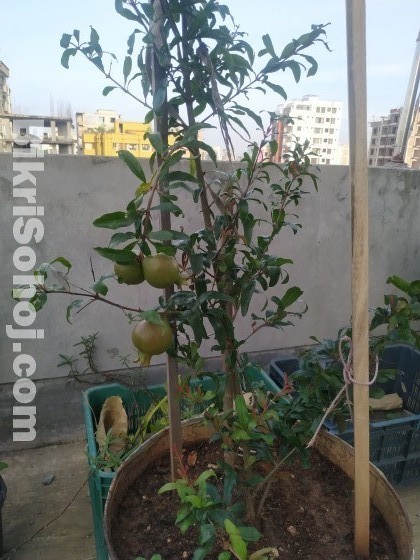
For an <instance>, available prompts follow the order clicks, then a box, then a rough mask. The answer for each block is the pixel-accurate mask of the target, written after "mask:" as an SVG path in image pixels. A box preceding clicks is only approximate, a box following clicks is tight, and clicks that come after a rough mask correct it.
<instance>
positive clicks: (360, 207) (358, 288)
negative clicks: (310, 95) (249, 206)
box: [346, 0, 370, 558]
mask: <svg viewBox="0 0 420 560" xmlns="http://www.w3.org/2000/svg"><path fill="white" fill-rule="evenodd" d="M346 2H347V3H346V8H347V14H346V16H347V17H346V19H347V75H348V96H349V129H350V181H351V197H352V338H353V370H354V378H355V380H356V383H355V384H354V393H353V394H354V483H355V491H354V493H355V502H354V504H355V511H354V514H355V542H354V545H355V553H356V555H360V556H363V557H365V558H368V557H369V507H370V496H369V494H370V491H369V388H368V386H367V385H366V383H367V382H368V380H369V315H368V288H369V267H368V264H369V254H368V251H369V245H368V169H367V139H366V136H367V130H366V127H367V110H366V32H365V29H366V16H365V2H364V0H346Z"/></svg>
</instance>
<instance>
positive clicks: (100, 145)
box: [82, 121, 153, 158]
mask: <svg viewBox="0 0 420 560" xmlns="http://www.w3.org/2000/svg"><path fill="white" fill-rule="evenodd" d="M149 131H150V126H149V125H147V124H143V123H138V122H128V121H116V122H114V123H113V127H111V128H108V129H107V130H102V129H101V127H99V128H98V129H96V130H87V131H86V132H83V135H82V150H83V154H84V155H86V156H117V155H118V154H117V152H118V151H119V150H128V151H130V152H131V153H132V154H133V155H135V156H136V157H138V158H149V157H150V155H151V153H152V150H153V148H152V146H151V144H150V142H149V140H148V139H145V138H144V135H145V133H146V132H149Z"/></svg>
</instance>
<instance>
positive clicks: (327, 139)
mask: <svg viewBox="0 0 420 560" xmlns="http://www.w3.org/2000/svg"><path fill="white" fill-rule="evenodd" d="M342 110H343V103H342V102H341V101H327V100H323V99H320V98H319V97H318V96H316V95H306V96H305V97H303V98H302V99H301V100H299V101H296V100H295V101H289V102H287V103H282V104H281V105H279V106H278V109H277V113H278V114H279V115H280V116H282V117H284V119H286V120H279V121H278V122H277V123H276V128H275V131H274V134H273V137H274V138H275V139H276V140H277V143H278V151H277V154H276V156H275V158H274V160H275V161H278V162H280V161H284V160H285V154H287V152H289V151H290V150H292V149H293V147H294V144H295V142H296V141H297V142H299V143H301V144H303V143H304V142H305V140H308V141H309V144H310V146H311V148H312V152H313V153H314V154H313V155H312V156H311V163H312V164H314V165H319V164H321V165H330V164H338V163H339V162H338V159H340V160H341V157H342V153H341V151H339V136H340V129H341V118H342ZM288 118H290V119H292V120H293V122H287V119H288Z"/></svg>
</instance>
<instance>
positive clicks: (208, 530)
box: [199, 523, 215, 545]
mask: <svg viewBox="0 0 420 560" xmlns="http://www.w3.org/2000/svg"><path fill="white" fill-rule="evenodd" d="M214 535H215V528H214V525H212V524H211V523H205V524H204V525H200V537H199V542H200V544H201V545H205V544H206V543H208V542H209V541H212V540H213V539H214Z"/></svg>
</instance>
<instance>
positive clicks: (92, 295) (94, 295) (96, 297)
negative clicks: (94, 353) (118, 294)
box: [42, 288, 143, 313]
mask: <svg viewBox="0 0 420 560" xmlns="http://www.w3.org/2000/svg"><path fill="white" fill-rule="evenodd" d="M42 291H43V292H44V293H46V294H67V295H69V296H79V297H87V298H91V299H92V300H97V301H102V302H103V303H107V304H108V305H112V306H113V307H118V308H119V309H121V310H122V311H124V310H125V311H134V312H135V313H141V312H142V311H143V310H142V309H141V308H140V307H138V308H135V307H128V306H126V305H122V304H121V303H116V302H115V301H111V300H110V299H107V298H104V297H102V296H100V295H99V294H97V293H92V292H87V293H84V292H72V291H70V290H48V289H47V288H42Z"/></svg>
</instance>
